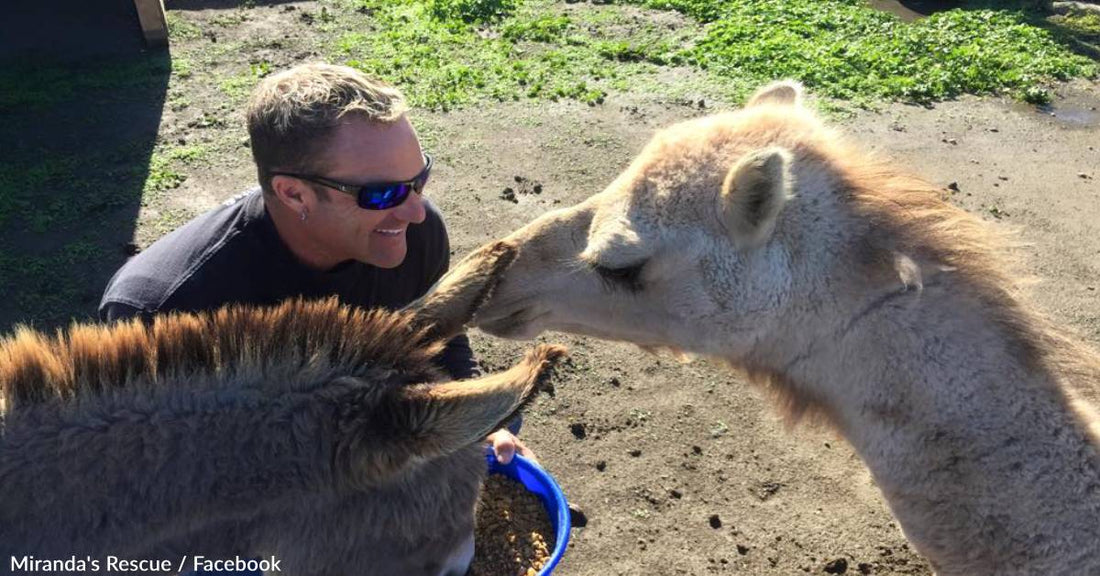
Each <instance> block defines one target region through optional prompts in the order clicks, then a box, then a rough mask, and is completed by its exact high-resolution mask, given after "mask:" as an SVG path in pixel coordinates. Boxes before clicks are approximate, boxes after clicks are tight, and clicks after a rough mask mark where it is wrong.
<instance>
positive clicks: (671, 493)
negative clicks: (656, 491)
mask: <svg viewBox="0 0 1100 576" xmlns="http://www.w3.org/2000/svg"><path fill="white" fill-rule="evenodd" d="M668 495H669V496H672V498H673V499H675V500H679V499H680V498H683V497H684V493H683V492H680V491H679V490H676V489H675V488H674V489H672V490H669V491H668Z"/></svg>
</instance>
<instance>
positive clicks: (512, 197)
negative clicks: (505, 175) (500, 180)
mask: <svg viewBox="0 0 1100 576" xmlns="http://www.w3.org/2000/svg"><path fill="white" fill-rule="evenodd" d="M500 199H501V200H507V201H509V202H511V203H513V204H519V199H517V198H516V191H515V190H513V189H512V188H511V187H508V188H505V189H504V190H503V191H502V192H501V193H500Z"/></svg>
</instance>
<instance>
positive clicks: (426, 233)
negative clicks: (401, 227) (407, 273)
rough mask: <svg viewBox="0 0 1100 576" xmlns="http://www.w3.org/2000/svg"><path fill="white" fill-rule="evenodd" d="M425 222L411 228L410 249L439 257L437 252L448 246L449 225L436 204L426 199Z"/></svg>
mask: <svg viewBox="0 0 1100 576" xmlns="http://www.w3.org/2000/svg"><path fill="white" fill-rule="evenodd" d="M424 212H425V216H424V221H423V222H421V223H420V224H417V225H415V226H409V232H408V234H409V236H408V240H409V244H410V246H409V249H410V251H415V250H419V251H421V252H423V253H424V254H425V255H427V256H438V255H437V254H436V252H438V251H439V250H440V248H446V247H447V246H448V243H449V241H448V238H447V224H446V223H445V222H444V221H443V214H442V213H441V212H440V211H439V208H436V206H435V204H433V203H432V202H431V201H429V200H428V199H427V198H425V199H424Z"/></svg>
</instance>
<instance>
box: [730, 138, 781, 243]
mask: <svg viewBox="0 0 1100 576" xmlns="http://www.w3.org/2000/svg"><path fill="white" fill-rule="evenodd" d="M790 163H791V155H790V153H789V152H787V151H786V150H784V149H782V148H775V147H773V148H765V149H763V150H757V151H755V152H751V153H749V154H746V155H745V156H744V157H743V158H741V159H740V160H739V161H738V162H737V164H734V166H733V168H731V169H730V171H729V173H728V174H726V180H725V182H724V183H723V184H722V194H721V198H720V201H719V210H721V215H722V222H723V223H724V224H725V226H726V231H727V232H728V233H729V235H730V237H731V238H732V239H733V241H734V243H735V244H736V245H737V246H738V247H739V248H752V247H754V246H758V245H760V244H762V243H764V241H766V240H767V239H768V237H769V236H771V233H772V230H773V229H774V228H775V221H776V219H777V218H778V216H779V212H780V210H782V209H783V205H784V204H785V203H786V201H787V197H788V196H789V195H790V192H791V175H790V168H789V166H790Z"/></svg>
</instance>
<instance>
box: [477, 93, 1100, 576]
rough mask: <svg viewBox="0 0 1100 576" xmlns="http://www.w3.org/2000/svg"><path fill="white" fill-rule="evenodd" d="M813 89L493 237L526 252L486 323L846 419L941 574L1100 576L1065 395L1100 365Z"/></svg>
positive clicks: (691, 138)
mask: <svg viewBox="0 0 1100 576" xmlns="http://www.w3.org/2000/svg"><path fill="white" fill-rule="evenodd" d="M802 98H803V93H802V88H801V87H800V86H799V85H798V84H796V83H792V82H781V83H777V84H774V85H771V86H768V87H765V88H763V89H761V90H760V91H758V92H757V93H756V94H755V95H754V96H753V97H752V98H751V99H750V101H749V102H748V104H747V106H746V107H745V108H744V109H742V110H740V111H736V112H731V113H724V114H719V115H715V116H710V117H706V118H700V119H695V120H690V121H686V122H683V123H680V124H677V125H674V126H672V127H670V128H667V129H664V130H662V131H660V132H659V133H658V134H657V135H656V136H655V137H654V138H653V140H652V141H651V142H650V143H649V144H648V145H647V147H646V148H645V149H644V150H643V151H642V152H641V154H640V155H639V156H638V157H637V158H636V159H635V160H634V162H633V163H632V164H631V165H630V166H629V167H628V168H627V169H626V170H625V171H624V172H622V173H621V174H620V175H619V176H618V177H617V178H616V179H615V180H614V181H613V182H612V183H611V184H610V185H609V186H608V187H607V188H606V189H605V190H604V191H603V192H601V193H598V194H596V195H594V196H591V197H590V198H589V199H588V200H586V201H584V202H582V203H580V204H578V205H576V206H574V207H571V208H565V209H561V210H556V211H553V212H549V213H547V214H545V215H543V216H541V217H540V218H538V219H536V220H535V221H533V222H531V223H530V224H528V225H527V226H525V227H523V228H521V229H519V230H517V231H516V232H514V233H512V234H511V235H509V236H508V237H506V238H505V239H503V240H501V241H498V242H497V245H498V246H500V247H501V248H500V249H501V250H503V249H505V248H507V247H511V248H514V249H515V250H516V251H517V255H516V258H515V260H514V261H513V262H512V264H511V265H510V267H508V268H507V269H505V271H504V272H503V274H502V275H501V277H500V279H499V284H498V285H497V288H496V290H495V291H494V293H493V294H492V295H491V296H490V297H489V299H488V300H487V301H486V303H485V305H484V306H483V307H482V308H481V309H479V311H478V312H477V313H476V315H475V318H474V324H475V325H477V326H480V327H481V328H482V329H483V330H485V331H486V332H488V333H490V334H495V335H498V336H503V337H509V338H516V339H526V338H532V337H534V336H536V335H537V334H539V333H541V332H543V331H544V330H561V331H566V332H573V333H578V334H587V335H591V336H596V337H600V338H606V339H612V340H621V341H629V342H634V343H637V344H639V345H641V346H643V347H645V348H650V349H652V348H669V349H678V350H682V351H687V352H689V353H694V354H699V355H706V356H710V357H714V358H718V359H721V360H724V361H725V362H727V363H729V364H730V365H732V366H733V367H735V368H737V369H740V370H742V371H744V373H745V374H746V375H747V376H748V377H749V379H750V380H751V381H754V382H759V383H762V384H763V385H765V386H766V387H767V388H769V389H771V390H774V391H775V392H776V393H777V396H778V398H779V400H780V404H781V406H782V409H783V410H784V412H785V413H786V415H787V416H789V418H790V420H791V421H792V422H794V421H797V420H798V419H799V418H800V417H802V416H803V415H806V414H807V413H813V414H814V415H816V416H818V417H820V418H822V419H824V420H825V421H826V422H828V423H830V424H831V425H832V426H834V427H835V428H836V429H837V430H838V431H839V432H840V434H842V435H843V436H844V437H845V438H846V439H847V440H848V441H849V442H850V443H851V444H852V445H853V446H854V447H855V449H856V451H857V452H858V454H859V455H860V457H861V458H862V459H863V461H864V462H865V463H866V465H867V466H868V467H869V468H870V470H871V472H872V474H873V477H874V479H875V481H876V482H877V484H878V486H879V488H880V489H881V490H882V493H883V494H884V496H885V498H886V500H887V502H888V504H889V506H890V508H891V510H892V512H893V514H894V515H895V516H896V517H897V519H898V520H899V524H900V525H901V527H902V529H903V531H904V532H905V534H906V536H907V538H908V539H909V540H910V541H911V542H912V543H913V545H914V546H915V548H916V549H917V550H918V551H919V552H921V553H922V554H923V555H924V556H926V557H927V558H928V559H929V561H930V562H931V563H932V565H933V566H934V567H935V569H936V570H937V571H938V573H939V574H941V576H943V575H965V576H974V575H983V574H999V575H1008V574H1046V575H1067V576H1068V575H1083V574H1100V424H1098V422H1100V420H1098V419H1097V417H1096V414H1095V412H1093V411H1092V409H1090V408H1088V407H1086V406H1085V405H1084V404H1083V403H1082V402H1079V401H1078V400H1077V399H1076V397H1075V396H1074V394H1073V392H1072V391H1071V388H1070V386H1071V384H1072V385H1078V386H1081V387H1083V388H1088V387H1096V386H1097V384H1100V359H1098V357H1097V355H1096V354H1095V353H1093V352H1091V351H1089V350H1087V349H1086V348H1085V347H1084V346H1083V345H1081V344H1079V343H1078V342H1076V341H1074V340H1073V339H1072V338H1068V337H1065V336H1062V335H1060V332H1059V331H1058V330H1055V329H1054V328H1053V327H1052V326H1051V325H1050V324H1048V323H1047V322H1046V321H1044V320H1042V319H1041V318H1040V317H1039V316H1038V315H1037V314H1035V313H1034V312H1032V311H1031V310H1030V308H1028V307H1027V306H1026V305H1025V304H1024V303H1022V300H1021V297H1020V296H1019V295H1018V291H1017V290H1016V288H1015V285H1016V284H1017V283H1016V282H1015V278H1014V276H1013V273H1012V272H1011V271H1010V268H1009V267H1008V264H1007V262H1005V261H1002V259H1001V258H1000V257H999V254H1000V252H1001V251H1002V247H1003V246H1005V244H1004V242H1006V241H1007V238H1001V237H999V236H1001V234H1000V233H998V232H996V231H993V230H992V229H991V228H988V227H987V226H986V225H984V224H983V223H982V222H981V221H980V220H978V219H977V218H975V217H972V216H970V215H968V214H967V213H965V212H964V211H962V210H960V209H958V208H955V207H953V206H951V205H950V204H948V203H947V202H945V201H944V199H943V198H942V195H941V192H940V191H937V190H936V189H935V188H934V187H933V186H931V185H929V184H927V183H926V182H924V181H922V180H920V179H918V178H915V177H911V176H907V175H905V174H904V173H902V172H901V171H899V170H898V169H896V168H893V167H891V166H890V165H889V164H887V163H885V162H881V161H878V160H875V159H873V158H871V157H869V156H868V155H866V154H861V153H859V152H858V151H856V150H855V149H854V148H853V147H851V146H849V145H848V144H846V143H845V142H844V141H843V140H842V138H841V136H840V135H838V134H837V133H836V132H834V131H833V130H831V129H829V128H827V127H826V126H824V125H823V123H822V122H821V121H820V120H819V119H818V118H816V117H815V115H814V114H813V113H812V112H811V111H809V110H808V109H807V108H806V107H804V106H803V104H802ZM474 269H475V268H468V269H467V270H474ZM461 274H463V272H462V271H457V272H455V275H456V276H457V275H461Z"/></svg>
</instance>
